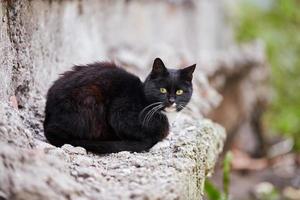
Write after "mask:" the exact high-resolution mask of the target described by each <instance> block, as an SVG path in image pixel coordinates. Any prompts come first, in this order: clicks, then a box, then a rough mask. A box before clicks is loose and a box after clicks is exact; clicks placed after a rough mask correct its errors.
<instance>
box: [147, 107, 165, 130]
mask: <svg viewBox="0 0 300 200" xmlns="http://www.w3.org/2000/svg"><path fill="white" fill-rule="evenodd" d="M162 107H163V105H157V106H155V107H153V108H152V109H151V110H150V111H149V112H148V113H147V114H146V116H145V118H144V121H143V125H148V124H149V122H150V120H151V118H152V116H153V115H154V114H155V112H157V111H158V110H159V109H160V108H162Z"/></svg>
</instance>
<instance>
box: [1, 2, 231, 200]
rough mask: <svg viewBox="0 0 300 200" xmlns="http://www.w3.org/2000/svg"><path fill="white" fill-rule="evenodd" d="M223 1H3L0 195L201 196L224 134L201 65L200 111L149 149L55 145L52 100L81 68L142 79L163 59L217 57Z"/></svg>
mask: <svg viewBox="0 0 300 200" xmlns="http://www.w3.org/2000/svg"><path fill="white" fill-rule="evenodd" d="M218 3H219V2H218V1H216V0H213V1H206V0H203V1H192V0H181V1H167V0H166V1H163V0H160V1H157V0H152V1H146V0H145V1H137V0H132V1H125V0H124V1H123V0H121V1H97V0H91V1H80V0H73V1H58V0H57V1H42V0H36V1H26V0H25V1H21V0H15V1H4V0H2V1H1V0H0V49H1V51H0V66H1V68H0V143H1V144H0V155H1V156H0V171H1V172H4V173H0V198H1V197H4V198H7V199H199V197H200V192H201V187H202V184H203V181H204V177H205V175H206V174H208V173H209V172H211V169H212V167H213V165H214V163H215V161H216V159H217V156H218V153H219V152H220V150H221V149H222V144H223V140H224V138H225V132H224V130H223V129H222V128H221V127H220V126H218V125H216V124H214V123H212V122H210V121H207V120H204V119H202V118H199V117H200V116H199V112H198V111H203V112H207V111H209V110H211V108H212V107H214V106H216V105H217V104H218V103H219V101H220V96H219V95H218V94H217V93H216V92H215V90H213V89H212V88H211V87H210V86H209V84H208V83H207V79H206V78H205V76H203V74H201V72H200V71H199V69H200V68H201V66H200V67H199V68H198V71H197V72H196V73H195V74H196V76H195V83H194V85H195V95H194V97H193V102H192V103H191V104H190V107H191V108H193V110H192V111H193V112H192V113H191V112H190V113H189V117H187V115H185V114H182V115H181V117H180V118H178V119H179V120H177V122H176V123H175V125H174V126H173V128H172V132H173V134H171V136H170V137H169V138H168V139H167V140H165V141H164V142H162V143H159V144H158V145H157V146H156V147H154V148H153V149H152V150H151V151H150V152H148V153H141V154H136V153H128V152H121V153H118V154H112V155H108V156H97V155H93V154H86V152H85V151H84V150H83V149H80V148H74V147H71V146H64V147H63V148H55V147H53V146H51V145H49V144H47V143H46V142H44V141H45V139H44V136H43V130H42V120H43V110H44V105H45V99H44V97H45V94H46V92H47V89H48V88H49V86H50V85H51V83H52V81H53V80H55V79H56V78H57V77H58V75H59V74H60V73H61V72H63V71H65V70H68V69H69V68H70V67H71V66H72V65H73V64H82V63H89V62H93V61H99V60H103V59H105V60H114V61H115V62H116V63H119V64H121V65H122V66H125V67H126V68H127V69H128V70H129V71H133V72H135V73H137V74H139V75H140V76H141V77H144V76H145V74H146V73H148V71H149V70H150V66H151V63H152V60H153V58H154V57H156V56H159V57H162V58H163V60H165V61H166V64H167V65H168V66H174V65H187V64H192V63H194V62H197V63H203V62H202V61H207V60H209V59H211V58H212V55H215V54H216V51H217V49H218V48H219V47H220V43H218V41H219V40H222V41H224V35H226V34H224V33H220V30H219V29H222V26H216V25H217V24H218V23H219V21H220V19H221V10H220V7H219V6H218V5H219V4H218ZM214 8H216V9H217V10H218V11H220V12H207V9H208V10H212V9H214ZM202 11H203V12H202ZM205 12H206V16H203V15H204V14H203V13H205ZM216 13H217V14H216ZM205 17H210V20H211V23H205V21H206V20H207V19H205ZM211 24H212V25H211ZM215 26H216V27H218V28H217V29H216V28H215ZM212 32H213V33H214V34H211V33H212ZM220 35H222V37H223V38H222V39H221V38H219V36H220ZM205 38H206V39H207V40H206V39H205ZM222 45H223V44H221V46H222ZM199 61H201V62H199ZM194 111H196V112H194Z"/></svg>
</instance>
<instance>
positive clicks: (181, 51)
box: [0, 0, 300, 200]
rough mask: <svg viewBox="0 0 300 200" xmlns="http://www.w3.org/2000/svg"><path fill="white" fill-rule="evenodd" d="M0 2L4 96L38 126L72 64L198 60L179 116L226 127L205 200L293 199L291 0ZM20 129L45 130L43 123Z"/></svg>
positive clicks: (296, 15)
mask: <svg viewBox="0 0 300 200" xmlns="http://www.w3.org/2000/svg"><path fill="white" fill-rule="evenodd" d="M0 7H1V8H3V9H0V16H1V20H0V25H1V26H0V33H1V34H0V47H1V51H0V64H1V65H3V66H7V68H1V69H0V77H1V81H0V88H1V89H2V90H0V99H9V100H10V101H11V104H12V105H13V106H14V107H16V108H19V109H23V108H29V110H33V113H34V115H35V117H36V116H38V117H39V119H41V118H42V116H43V108H44V97H45V94H46V92H47V89H48V88H49V87H50V85H51V84H52V82H53V81H54V80H55V79H56V78H57V77H58V76H59V74H60V73H62V72H64V71H66V70H68V69H70V67H71V66H72V65H74V64H86V63H90V62H94V61H103V60H111V61H114V62H115V63H117V64H119V65H121V66H124V67H125V68H126V69H127V70H129V71H131V72H134V73H136V74H138V75H139V76H140V77H141V78H142V79H143V78H144V77H145V76H146V75H147V74H148V73H149V71H150V69H151V66H152V62H153V60H154V58H155V57H160V58H162V60H163V61H164V62H165V64H166V66H168V67H174V68H178V67H185V66H188V65H191V64H194V63H197V69H196V72H195V76H194V87H195V92H194V97H193V100H192V102H191V104H190V106H189V109H187V112H190V113H191V114H190V116H193V117H194V118H196V119H200V118H202V117H207V118H210V119H212V120H214V121H216V122H218V123H220V124H221V125H223V126H224V127H225V128H226V131H227V141H226V145H225V149H224V155H225V154H226V152H227V151H230V152H231V155H232V159H230V162H229V166H230V168H231V170H229V168H226V170H225V171H226V173H223V171H224V163H228V160H227V161H226V159H225V161H224V159H223V157H221V158H220V160H219V164H218V165H217V166H216V170H215V173H214V175H213V176H212V178H211V179H210V180H209V181H208V182H209V183H210V186H211V187H206V194H207V198H208V199H218V198H219V197H218V194H219V193H223V192H224V191H223V189H222V188H224V184H226V185H225V190H227V189H226V188H227V187H229V189H228V190H229V191H228V193H229V197H230V199H237V200H243V199H245V200H247V199H262V200H264V199H271V200H273V199H300V154H299V152H300V135H299V134H300V92H299V90H300V78H299V75H300V1H299V0H140V1H138V0H120V1H117V0H115V1H110V0H101V1H100V0H90V1H81V0H73V1H55V0H53V1H41V0H35V1H23V0H14V1H0ZM4 8H5V9H4ZM28 123H31V126H30V128H32V129H34V131H35V132H36V134H37V135H38V134H41V133H42V132H43V131H42V127H41V124H42V121H39V122H36V123H35V122H34V120H29V122H28ZM37 137H40V138H43V135H40V136H37ZM226 166H227V165H226ZM224 174H225V181H224V177H223V176H224ZM227 176H228V177H227ZM225 192H226V191H225ZM211 195H215V196H211ZM213 197H215V198H213Z"/></svg>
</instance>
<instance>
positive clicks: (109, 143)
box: [44, 58, 196, 153]
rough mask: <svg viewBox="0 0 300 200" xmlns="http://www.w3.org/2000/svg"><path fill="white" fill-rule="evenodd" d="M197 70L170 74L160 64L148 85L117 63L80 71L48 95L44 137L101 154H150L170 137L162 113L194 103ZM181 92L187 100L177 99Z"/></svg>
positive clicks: (68, 75)
mask: <svg viewBox="0 0 300 200" xmlns="http://www.w3.org/2000/svg"><path fill="white" fill-rule="evenodd" d="M195 66H196V65H192V66H190V67H187V68H184V69H181V70H174V69H167V68H166V67H165V66H164V64H163V62H162V61H161V59H159V58H156V59H155V61H154V63H153V69H152V71H151V73H150V74H149V76H148V77H147V78H146V80H145V82H144V83H143V82H141V81H140V79H139V78H138V77H136V76H135V75H133V74H130V73H128V72H126V71H125V70H123V69H121V68H119V67H117V66H116V65H115V64H112V63H95V64H90V65H86V66H75V67H74V68H73V70H72V71H68V72H66V73H64V74H63V75H62V76H61V77H60V78H59V79H58V80H57V81H55V82H54V84H53V86H52V87H51V88H50V89H49V91H48V95H47V103H46V110H45V114H46V116H45V121H44V131H45V136H46V138H47V139H48V141H49V142H50V143H51V144H53V145H55V146H62V145H63V144H66V143H68V144H72V145H74V146H82V147H84V148H86V149H87V150H89V151H93V152H96V153H112V152H119V151H135V152H140V151H144V150H148V149H150V148H151V147H152V146H153V145H155V144H156V143H157V142H159V141H161V140H162V139H163V138H165V137H166V136H167V135H168V132H169V123H168V119H167V117H166V115H165V114H164V113H163V112H162V111H164V110H166V109H168V107H170V106H171V105H172V103H174V102H175V103H176V104H177V105H176V111H180V110H181V109H182V108H183V107H184V106H185V105H186V104H187V103H188V102H189V100H190V98H191V95H192V83H191V81H192V74H193V71H194V69H195ZM160 88H166V90H167V93H165V94H163V93H162V92H161V91H160ZM179 89H181V90H183V94H182V95H176V90H179ZM157 102H160V103H157ZM174 105H175V104H173V107H174ZM174 109H175V108H174Z"/></svg>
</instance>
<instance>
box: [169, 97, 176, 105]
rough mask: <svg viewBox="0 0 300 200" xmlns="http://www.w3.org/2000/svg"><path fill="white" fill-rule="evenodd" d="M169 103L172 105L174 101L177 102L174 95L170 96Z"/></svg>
mask: <svg viewBox="0 0 300 200" xmlns="http://www.w3.org/2000/svg"><path fill="white" fill-rule="evenodd" d="M169 103H170V104H171V105H172V104H173V103H175V98H174V97H171V98H169Z"/></svg>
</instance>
